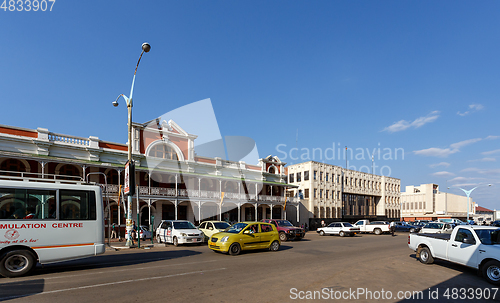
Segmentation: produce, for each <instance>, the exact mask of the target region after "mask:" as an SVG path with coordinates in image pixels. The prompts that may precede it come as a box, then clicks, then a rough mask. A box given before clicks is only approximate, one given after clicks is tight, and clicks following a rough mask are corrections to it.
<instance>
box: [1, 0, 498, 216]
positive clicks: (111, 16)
mask: <svg viewBox="0 0 500 303" xmlns="http://www.w3.org/2000/svg"><path fill="white" fill-rule="evenodd" d="M499 12H500V2H498V1H481V2H473V1H459V2H457V1H439V2H437V1H147V2H146V1H79V2H76V1H67V0H57V1H56V2H55V4H54V6H53V10H52V11H51V12H49V11H45V12H41V11H38V12H33V11H31V12H26V11H22V12H10V11H8V10H7V11H4V10H0V26H1V28H2V30H1V31H0V38H1V41H2V42H3V43H2V44H0V57H1V58H2V60H1V61H0V66H1V68H0V71H1V72H0V87H1V91H0V96H1V103H2V109H3V110H2V111H1V113H0V124H5V125H14V126H19V127H25V128H34V129H35V128H37V127H44V128H48V129H49V130H50V131H52V132H56V133H62V134H69V135H75V136H81V137H88V136H97V137H99V138H100V139H102V140H107V141H116V142H126V140H127V138H126V136H127V133H126V115H127V113H126V109H125V107H124V106H123V103H124V102H123V101H122V105H121V106H120V107H118V108H113V107H112V106H111V101H113V100H114V99H115V98H116V96H117V95H118V94H120V93H125V94H128V93H129V90H130V84H131V81H132V76H133V72H134V68H135V64H136V63H137V59H138V57H139V55H140V51H141V49H140V46H141V44H142V43H143V42H145V41H147V42H149V43H150V44H151V46H152V49H151V52H149V53H147V54H145V55H144V56H143V58H142V61H141V64H140V66H139V70H138V73H137V80H136V84H135V91H134V111H133V120H134V121H136V122H146V121H149V120H150V119H153V118H156V117H159V116H161V115H163V114H164V113H168V112H170V111H172V110H175V109H177V108H179V107H182V106H185V105H187V104H190V103H192V102H196V101H199V100H204V99H207V98H210V100H211V102H212V106H213V111H214V114H215V116H216V118H217V122H218V126H219V129H220V133H221V135H222V136H247V137H250V138H252V139H253V140H255V141H256V143H257V146H258V151H259V154H260V157H265V156H267V155H269V154H273V155H277V156H278V157H280V158H281V159H282V160H284V161H285V162H288V163H297V162H300V159H298V160H295V159H293V158H292V157H296V156H299V157H303V158H304V159H306V160H316V161H320V162H326V163H331V164H335V165H340V166H344V165H345V160H344V159H343V158H340V159H338V158H337V157H338V155H336V158H335V159H332V155H331V154H328V152H330V153H331V151H327V149H328V148H333V146H336V147H337V148H340V149H343V148H344V146H348V147H349V148H351V149H352V150H353V158H352V159H348V160H349V166H351V167H352V168H356V169H362V170H367V169H369V168H370V169H371V165H372V161H371V154H370V153H373V150H374V149H375V150H376V151H378V149H380V153H377V154H375V156H374V158H375V162H374V163H375V165H377V166H378V169H380V168H381V167H384V166H385V171H384V173H385V174H388V173H389V172H390V175H391V176H392V177H396V178H400V179H401V184H402V187H403V188H404V186H406V185H419V184H422V183H437V184H439V185H440V186H441V189H442V190H443V189H445V188H446V187H447V186H449V187H450V189H449V192H451V193H455V194H461V191H460V190H459V189H458V188H457V187H458V186H462V187H464V188H466V189H470V188H472V187H473V186H476V185H480V187H479V188H478V189H476V190H475V191H474V193H473V194H472V197H473V198H474V200H476V201H477V202H478V203H479V204H480V205H482V206H484V207H488V208H492V209H500V203H499V198H498V197H499V196H500V195H499V194H500V166H499V165H498V161H499V160H500V144H499V143H500V137H498V136H500V131H499V119H498V116H499V107H500V106H499V105H498V98H499V97H498V96H500V94H499V93H500V92H499V90H500V86H499V85H498V84H499V80H500V74H499V70H500V62H499V56H498V53H499V52H498V50H499V46H500V41H499V39H500V18H498V15H499ZM174 120H175V118H174ZM197 120H198V119H197ZM197 123H203V121H197ZM194 124H196V123H195V122H193V125H194ZM181 127H183V128H185V129H186V130H187V131H189V132H192V131H190V128H192V129H195V128H194V127H192V126H190V125H185V124H184V125H181ZM297 133H298V136H297ZM297 138H298V140H297ZM295 147H297V148H298V150H299V151H298V153H296V152H294V151H293V150H292V148H295ZM313 149H315V154H314V157H313ZM366 149H368V150H369V151H370V152H366ZM361 150H364V152H363V155H361ZM401 150H404V159H403V158H402V157H401V154H398V158H397V159H396V158H395V155H396V151H401ZM290 151H291V152H292V153H291V154H290ZM325 152H326V153H327V154H326V155H325ZM304 154H305V155H304ZM320 154H321V155H322V156H320ZM389 154H390V155H389ZM348 155H349V154H348ZM363 166H364V167H363ZM375 172H376V173H379V171H378V170H376V171H375ZM489 183H491V184H493V186H492V187H487V186H484V185H486V184H489Z"/></svg>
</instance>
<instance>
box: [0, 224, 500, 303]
mask: <svg viewBox="0 0 500 303" xmlns="http://www.w3.org/2000/svg"><path fill="white" fill-rule="evenodd" d="M407 235H408V234H407V233H398V234H397V236H396V237H391V236H390V235H381V236H375V235H369V234H363V235H361V236H356V237H345V238H340V237H338V236H325V237H320V236H319V235H317V234H316V233H314V232H309V233H308V234H307V236H306V238H305V239H304V240H302V241H294V242H285V243H282V245H281V248H280V250H279V251H278V252H269V251H255V252H244V253H243V254H241V255H239V256H229V255H223V254H220V253H215V252H212V251H211V250H210V249H209V248H208V247H207V246H206V245H203V246H182V247H181V246H180V247H173V246H167V247H158V246H157V247H155V248H153V249H150V250H144V249H129V250H122V251H117V252H114V251H107V252H106V253H105V254H104V255H100V256H97V257H93V258H87V259H82V260H77V261H71V262H64V263H58V264H52V265H46V266H44V267H43V268H42V267H41V266H38V267H37V269H36V270H35V271H34V272H33V273H32V274H31V275H30V276H27V277H22V278H16V279H7V278H0V300H1V301H3V300H6V301H8V302H37V303H39V302H40V303H43V302H50V303H55V302H92V301H94V302H167V301H168V302H291V301H302V300H300V299H301V298H302V299H313V298H315V299H317V300H321V301H343V302H353V301H356V302H371V301H374V300H375V299H377V298H378V299H379V301H382V302H400V301H408V302H459V301H464V302H466V301H467V302H478V301H480V300H479V299H483V298H484V297H485V296H486V295H487V293H489V297H493V295H495V299H496V301H500V291H499V293H495V289H494V286H493V285H491V284H488V283H487V282H486V281H484V280H483V279H482V278H481V277H479V276H477V273H476V271H475V270H473V269H469V268H466V267H463V266H460V265H455V264H452V263H448V262H444V261H436V263H435V264H432V265H424V264H421V263H420V262H418V261H417V260H416V259H415V255H414V252H412V251H411V250H410V249H409V248H408V246H407ZM461 288H464V290H465V292H464V290H461ZM446 291H448V293H446ZM446 294H448V295H449V296H448V297H446V296H445V295H446ZM436 295H438V297H435V296H436ZM464 296H465V298H466V299H465V300H460V297H464ZM405 297H406V298H410V297H412V299H410V300H405ZM490 302H491V300H490Z"/></svg>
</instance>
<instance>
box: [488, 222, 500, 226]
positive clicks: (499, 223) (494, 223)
mask: <svg viewBox="0 0 500 303" xmlns="http://www.w3.org/2000/svg"><path fill="white" fill-rule="evenodd" d="M490 226H496V227H500V220H496V221H493V222H491V223H490Z"/></svg>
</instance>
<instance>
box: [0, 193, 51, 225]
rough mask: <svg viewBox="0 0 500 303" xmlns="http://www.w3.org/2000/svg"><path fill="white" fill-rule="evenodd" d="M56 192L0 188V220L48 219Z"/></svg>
mask: <svg viewBox="0 0 500 303" xmlns="http://www.w3.org/2000/svg"><path fill="white" fill-rule="evenodd" d="M55 196H56V191H55V190H37V189H14V188H0V219H47V218H49V208H50V205H51V204H52V206H53V207H55Z"/></svg>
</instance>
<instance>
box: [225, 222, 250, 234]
mask: <svg viewBox="0 0 500 303" xmlns="http://www.w3.org/2000/svg"><path fill="white" fill-rule="evenodd" d="M247 225H248V224H246V223H236V224H234V225H233V226H231V227H229V228H228V229H226V230H225V232H227V233H232V234H237V233H239V232H240V231H241V230H242V229H243V228H245V227H247Z"/></svg>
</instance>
